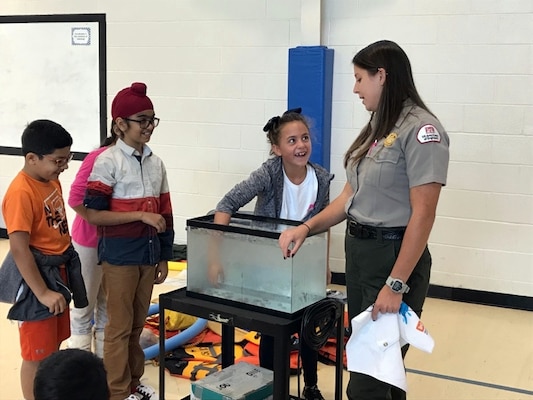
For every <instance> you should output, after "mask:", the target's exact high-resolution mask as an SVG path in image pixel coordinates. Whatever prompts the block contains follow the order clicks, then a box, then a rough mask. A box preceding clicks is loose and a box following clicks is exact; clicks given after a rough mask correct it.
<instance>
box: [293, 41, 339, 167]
mask: <svg viewBox="0 0 533 400" xmlns="http://www.w3.org/2000/svg"><path fill="white" fill-rule="evenodd" d="M288 86H289V87H288V107H287V109H291V108H296V107H302V113H303V114H305V115H306V116H307V117H308V118H309V119H310V120H311V125H312V126H311V132H312V140H313V153H312V154H311V161H312V162H314V163H317V164H320V165H322V166H323V167H324V168H326V169H328V170H329V169H330V168H329V164H330V153H331V97H332V94H331V93H332V87H333V49H328V48H327V47H325V46H298V47H295V48H292V49H289V85H288Z"/></svg>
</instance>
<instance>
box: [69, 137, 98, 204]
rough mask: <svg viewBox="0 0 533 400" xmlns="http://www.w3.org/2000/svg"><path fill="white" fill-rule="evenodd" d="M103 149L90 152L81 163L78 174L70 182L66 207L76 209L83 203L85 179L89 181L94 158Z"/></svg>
mask: <svg viewBox="0 0 533 400" xmlns="http://www.w3.org/2000/svg"><path fill="white" fill-rule="evenodd" d="M105 149H106V148H105V147H101V148H99V149H96V150H94V151H92V152H90V153H89V154H87V156H86V157H85V159H84V160H83V162H82V163H81V165H80V169H79V170H78V173H77V174H76V177H75V178H74V181H73V182H72V186H71V187H70V193H69V197H68V205H69V206H70V207H76V206H79V205H80V204H82V203H83V198H84V197H85V189H86V187H87V179H89V176H90V175H91V171H92V170H93V166H94V162H95V160H96V157H98V155H99V154H100V153H102V152H103V151H104V150H105Z"/></svg>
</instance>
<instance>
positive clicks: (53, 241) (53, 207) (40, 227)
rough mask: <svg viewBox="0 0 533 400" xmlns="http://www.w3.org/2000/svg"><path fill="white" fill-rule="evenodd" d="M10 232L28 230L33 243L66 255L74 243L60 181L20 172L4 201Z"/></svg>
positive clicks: (31, 243) (52, 253) (4, 211)
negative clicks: (47, 180)
mask: <svg viewBox="0 0 533 400" xmlns="http://www.w3.org/2000/svg"><path fill="white" fill-rule="evenodd" d="M2 213H3V216H4V221H5V223H6V228H7V233H8V234H11V233H13V232H17V231H20V232H28V233H29V234H30V246H32V247H34V248H35V249H37V250H39V251H40V252H42V253H43V254H48V255H58V254H62V253H63V252H64V251H65V250H66V249H67V248H68V247H69V245H70V234H69V231H68V224H67V215H66V210H65V203H64V202H63V193H62V190H61V184H60V183H59V181H57V180H56V181H49V182H40V181H38V180H36V179H33V178H32V177H30V176H29V175H28V174H26V173H25V172H23V171H20V172H19V173H18V174H17V176H16V177H15V179H13V181H12V182H11V184H10V185H9V188H8V189H7V191H6V193H5V195H4V201H3V203H2Z"/></svg>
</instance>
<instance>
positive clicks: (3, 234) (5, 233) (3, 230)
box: [0, 228, 9, 239]
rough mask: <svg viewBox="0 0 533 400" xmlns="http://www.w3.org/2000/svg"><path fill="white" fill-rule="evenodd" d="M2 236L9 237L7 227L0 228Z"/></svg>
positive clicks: (0, 235) (2, 237)
mask: <svg viewBox="0 0 533 400" xmlns="http://www.w3.org/2000/svg"><path fill="white" fill-rule="evenodd" d="M0 238H1V239H9V236H7V229H6V228H0Z"/></svg>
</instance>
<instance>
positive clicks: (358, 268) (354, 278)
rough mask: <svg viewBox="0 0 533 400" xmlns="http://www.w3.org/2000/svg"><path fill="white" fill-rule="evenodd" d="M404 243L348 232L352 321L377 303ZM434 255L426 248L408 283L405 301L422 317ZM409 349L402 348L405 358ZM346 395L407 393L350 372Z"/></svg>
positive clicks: (395, 396) (361, 398)
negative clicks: (366, 237) (359, 235)
mask: <svg viewBox="0 0 533 400" xmlns="http://www.w3.org/2000/svg"><path fill="white" fill-rule="evenodd" d="M401 244H402V241H401V240H385V239H382V238H380V237H379V235H378V238H377V239H359V238H356V237H354V236H351V235H350V233H349V231H348V230H347V231H346V238H345V252H346V292H347V297H348V314H349V317H350V321H351V320H352V318H353V317H355V316H356V315H358V314H359V313H360V312H362V311H364V310H366V309H367V308H368V307H369V306H370V305H372V304H374V301H375V300H376V298H377V295H378V293H379V291H380V290H381V289H382V288H383V285H385V281H386V279H387V277H388V276H389V275H390V272H391V270H392V267H393V265H394V262H395V261H396V258H397V257H398V253H399V252H400V246H401ZM430 270H431V255H430V254H429V250H428V248H427V246H426V248H425V250H424V252H423V253H422V256H421V257H420V260H419V261H418V263H417V264H416V267H415V269H414V270H413V272H412V274H411V276H410V277H409V279H408V280H407V285H409V287H410V290H409V293H406V294H404V295H403V301H404V302H405V303H406V304H407V305H409V306H410V307H411V308H412V309H413V311H414V312H415V313H416V314H417V315H418V316H419V317H420V315H421V314H422V306H423V305H424V300H425V298H426V295H427V291H428V287H429V276H430ZM407 348H408V346H404V348H402V353H403V355H404V356H405V353H406V352H407ZM346 394H347V395H348V398H349V399H350V400H401V399H406V395H405V392H404V391H403V390H401V389H399V388H396V387H394V386H391V385H389V384H388V383H385V382H381V381H379V380H377V379H375V378H372V377H370V376H368V375H365V374H360V373H357V372H350V381H349V382H348V388H347V390H346Z"/></svg>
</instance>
